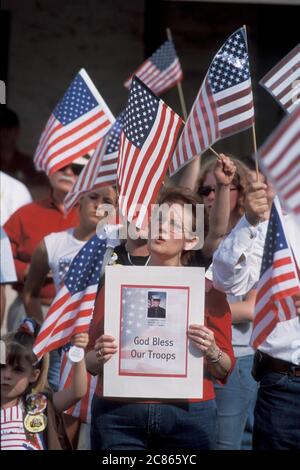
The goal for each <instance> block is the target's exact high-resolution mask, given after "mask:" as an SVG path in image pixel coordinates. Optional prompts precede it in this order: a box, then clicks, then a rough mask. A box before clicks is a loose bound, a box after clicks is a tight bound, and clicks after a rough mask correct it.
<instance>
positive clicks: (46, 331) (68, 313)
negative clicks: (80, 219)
mask: <svg viewBox="0 0 300 470" xmlns="http://www.w3.org/2000/svg"><path fill="white" fill-rule="evenodd" d="M106 249H107V237H106V236H104V235H103V234H101V235H100V236H98V235H94V236H93V237H92V238H91V239H90V240H89V241H88V242H87V243H86V244H85V245H84V246H83V247H82V248H81V250H80V251H79V252H78V253H77V255H76V256H75V258H74V259H73V261H72V263H71V265H70V267H69V270H68V272H67V274H66V275H65V277H64V281H63V285H62V288H61V289H60V290H59V291H58V293H57V295H56V296H55V298H54V301H53V302H52V304H51V306H50V308H49V310H48V313H47V315H46V318H45V320H44V322H43V324H42V327H41V329H40V331H39V334H38V336H37V338H36V340H35V343H34V349H33V351H34V353H35V355H36V356H37V357H38V359H40V358H41V357H43V356H44V354H46V353H47V352H50V351H53V350H54V349H58V348H60V347H62V346H64V345H65V344H67V343H68V342H70V341H71V338H72V337H73V336H74V335H76V334H78V333H84V332H86V331H88V329H89V324H90V320H91V318H92V313H93V309H94V302H95V298H96V294H97V290H98V284H99V280H100V275H101V272H102V271H101V269H102V265H103V260H104V256H105V253H106Z"/></svg>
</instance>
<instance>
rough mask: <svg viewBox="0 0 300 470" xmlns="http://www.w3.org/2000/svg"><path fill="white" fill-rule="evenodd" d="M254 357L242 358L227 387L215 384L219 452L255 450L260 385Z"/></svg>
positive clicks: (237, 363) (235, 367) (237, 362)
mask: <svg viewBox="0 0 300 470" xmlns="http://www.w3.org/2000/svg"><path fill="white" fill-rule="evenodd" d="M252 363H253V355H252V354H251V355H248V356H242V357H238V358H237V360H236V364H235V366H234V369H233V371H232V373H231V375H230V376H229V378H228V381H227V383H226V384H225V385H223V386H222V385H219V384H215V392H216V403H217V422H218V426H217V445H216V449H217V450H240V449H243V450H250V449H252V430H253V412H254V406H255V400H256V394H257V382H255V380H254V379H253V378H252V375H251V369H252Z"/></svg>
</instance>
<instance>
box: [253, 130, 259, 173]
mask: <svg viewBox="0 0 300 470" xmlns="http://www.w3.org/2000/svg"><path fill="white" fill-rule="evenodd" d="M252 138H253V148H254V153H255V171H256V182H258V181H259V168H258V159H257V142H256V131H255V124H254V123H253V124H252Z"/></svg>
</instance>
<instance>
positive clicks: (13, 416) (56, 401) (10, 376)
mask: <svg viewBox="0 0 300 470" xmlns="http://www.w3.org/2000/svg"><path fill="white" fill-rule="evenodd" d="M38 331H39V325H38V323H36V322H35V321H34V320H33V319H31V318H26V319H25V320H24V322H23V323H22V324H21V326H20V327H19V329H18V330H17V331H16V332H12V333H9V334H7V335H6V336H5V337H3V341H4V345H5V352H6V361H5V364H1V450H46V449H47V450H62V449H72V444H71V440H70V438H69V436H68V435H67V433H66V431H65V429H64V423H63V419H64V417H63V413H62V412H63V411H64V410H67V409H68V408H69V407H70V406H72V405H74V404H75V403H77V402H78V401H79V400H80V399H81V398H82V397H83V396H84V395H85V393H86V390H87V374H86V367H85V360H84V359H82V360H81V361H79V362H77V363H75V364H74V377H73V380H72V383H71V385H70V387H69V388H67V389H65V390H62V391H59V392H55V393H52V392H50V391H49V389H47V387H46V385H47V372H48V364H49V359H48V355H45V356H44V357H43V358H42V359H41V360H40V361H38V362H37V358H36V356H35V354H34V353H33V345H34V341H35V338H36V336H37V334H38ZM72 343H73V344H74V345H75V346H77V347H80V348H85V347H86V346H87V344H88V334H87V333H80V334H77V335H75V336H74V337H73V340H72Z"/></svg>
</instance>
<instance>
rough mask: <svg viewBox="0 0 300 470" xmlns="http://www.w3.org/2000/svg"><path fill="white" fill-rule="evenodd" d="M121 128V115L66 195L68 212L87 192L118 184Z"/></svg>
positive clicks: (66, 209) (65, 205)
mask: <svg viewBox="0 0 300 470" xmlns="http://www.w3.org/2000/svg"><path fill="white" fill-rule="evenodd" d="M121 129H122V123H121V117H120V116H119V117H118V119H117V120H116V121H115V123H114V125H113V126H112V129H111V130H110V132H109V134H107V135H106V136H105V137H103V138H102V139H101V140H100V142H99V144H98V146H97V148H96V150H95V152H94V153H93V155H92V157H91V158H90V159H89V161H88V164H87V165H86V166H85V167H84V169H83V170H82V171H81V173H80V175H79V177H78V179H77V181H76V183H75V184H74V186H73V188H72V189H71V191H70V192H69V193H68V194H67V195H66V197H65V200H64V207H65V211H66V212H69V211H70V210H71V209H72V207H73V206H75V204H77V202H78V201H79V199H80V198H81V196H83V195H84V194H85V193H86V192H88V191H91V190H92V189H96V188H100V187H103V186H107V185H110V184H116V181H117V162H118V151H119V144H120V135H121Z"/></svg>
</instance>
